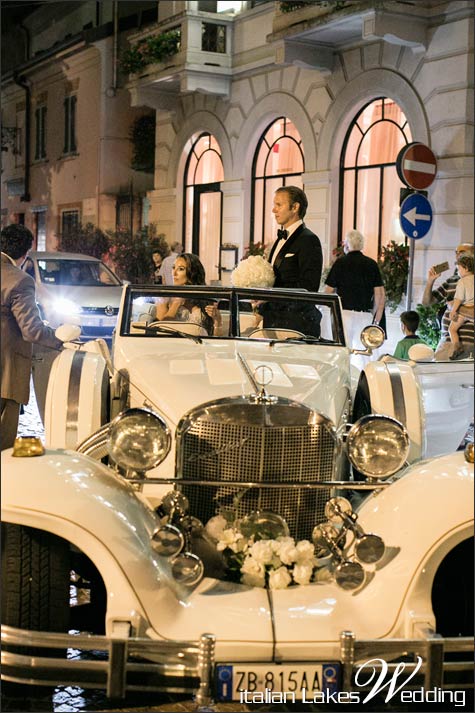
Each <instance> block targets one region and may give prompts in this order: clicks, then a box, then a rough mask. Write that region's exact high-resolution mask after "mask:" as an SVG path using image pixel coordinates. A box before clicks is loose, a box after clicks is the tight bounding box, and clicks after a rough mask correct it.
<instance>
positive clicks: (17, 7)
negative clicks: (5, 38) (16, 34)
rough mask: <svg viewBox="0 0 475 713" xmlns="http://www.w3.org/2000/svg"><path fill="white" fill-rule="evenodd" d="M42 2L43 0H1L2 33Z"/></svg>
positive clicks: (42, 3)
mask: <svg viewBox="0 0 475 713" xmlns="http://www.w3.org/2000/svg"><path fill="white" fill-rule="evenodd" d="M44 4H45V0H2V2H1V5H2V34H3V33H4V32H5V31H6V30H7V29H8V27H11V26H12V25H16V24H18V23H19V22H21V21H22V20H23V18H25V17H26V16H27V15H29V14H30V13H32V12H33V11H34V10H36V9H37V8H38V7H39V6H40V5H44Z"/></svg>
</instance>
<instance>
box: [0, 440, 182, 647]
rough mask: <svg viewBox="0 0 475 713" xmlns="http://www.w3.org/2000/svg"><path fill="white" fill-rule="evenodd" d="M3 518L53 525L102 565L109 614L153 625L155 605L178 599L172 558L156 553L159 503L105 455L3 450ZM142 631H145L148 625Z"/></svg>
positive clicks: (52, 528)
mask: <svg viewBox="0 0 475 713" xmlns="http://www.w3.org/2000/svg"><path fill="white" fill-rule="evenodd" d="M2 521H3V522H9V523H13V524H18V525H25V526H27V527H35V528H39V529H43V530H46V531H49V532H52V533H53V534H55V535H58V536H59V537H62V538H63V539H65V540H67V541H68V542H70V543H71V544H73V545H75V546H76V547H78V548H79V549H80V550H81V551H82V552H84V554H86V555H87V556H88V557H89V558H90V559H91V561H92V562H93V563H94V564H95V565H96V567H97V568H98V570H99V572H100V574H101V576H102V578H103V580H104V584H105V586H106V590H107V601H108V604H107V620H108V621H113V620H118V619H130V620H131V621H132V622H133V624H135V625H136V626H138V622H139V621H140V620H142V623H143V626H147V625H148V624H147V623H146V622H148V617H147V613H146V610H147V607H150V606H151V603H152V602H153V605H154V606H158V608H159V609H160V608H161V607H166V606H167V600H168V599H171V600H173V601H174V602H175V599H176V597H175V594H174V593H173V591H172V590H171V589H170V587H169V586H164V585H165V583H166V582H168V578H169V574H168V572H167V570H168V563H167V561H166V560H164V559H163V558H162V557H159V556H158V555H156V554H155V553H154V551H153V550H152V548H151V547H150V538H151V535H152V533H153V531H154V528H155V527H156V526H157V524H158V518H157V516H156V515H155V513H154V511H153V510H152V509H151V508H150V507H148V506H147V504H146V503H145V502H143V501H142V500H141V499H140V498H139V497H137V494H136V493H135V491H134V490H133V489H132V488H131V486H130V485H129V484H127V483H126V482H125V481H123V480H122V479H121V478H120V477H119V476H116V475H115V474H114V473H113V472H112V471H111V470H110V469H109V468H107V467H106V466H105V465H103V464H102V463H98V462H97V461H95V460H93V459H92V458H89V457H88V456H84V455H81V454H79V453H74V452H71V451H67V450H64V451H63V450H47V451H46V453H45V454H44V455H42V456H38V457H35V458H34V459H33V460H32V459H31V458H21V457H13V456H12V451H11V450H6V451H3V452H2ZM142 633H144V632H143V631H142Z"/></svg>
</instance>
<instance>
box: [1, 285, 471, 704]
mask: <svg viewBox="0 0 475 713" xmlns="http://www.w3.org/2000/svg"><path fill="white" fill-rule="evenodd" d="M170 300H178V301H179V302H176V303H175V305H179V307H178V310H177V317H176V319H175V320H173V321H158V320H157V319H156V312H157V308H158V306H159V305H160V303H162V302H164V301H168V302H169V301H170ZM210 315H212V316H213V319H211V317H210ZM305 325H308V329H307V328H306V326H305ZM210 332H212V334H211V335H210ZM380 345H381V334H380V330H379V328H378V327H373V326H368V327H367V328H366V329H365V330H363V332H362V349H361V353H365V354H371V350H372V348H376V347H379V346H380ZM350 356H351V355H350V349H349V348H348V347H347V346H346V341H345V331H344V328H343V324H342V317H341V307H340V302H339V299H338V298H337V297H336V296H335V295H323V294H312V293H307V292H289V291H286V290H278V289H273V290H263V289H259V290H258V289H236V288H208V287H196V288H195V287H186V288H173V287H167V288H165V287H162V288H161V287H140V286H131V285H127V286H125V287H124V292H123V297H122V303H121V308H120V313H119V320H118V326H117V332H116V334H115V339H114V344H113V352H112V355H111V354H110V353H109V351H108V349H107V347H106V345H105V343H104V342H101V341H100V340H97V341H95V342H88V343H87V344H84V345H79V344H69V345H68V348H66V349H64V350H63V351H62V352H61V353H60V355H59V356H58V357H57V359H56V361H55V362H54V364H53V368H52V371H51V374H50V378H49V384H48V392H47V396H46V410H45V428H46V448H44V447H43V446H42V444H41V443H40V442H38V440H37V439H19V440H18V441H17V444H16V446H15V448H14V449H13V450H10V451H4V452H3V453H2V466H3V467H2V522H3V524H2V535H3V536H2V568H3V571H2V575H3V583H4V584H3V586H4V592H3V597H2V636H3V644H4V646H3V650H2V678H3V679H4V680H5V681H9V682H17V683H18V682H27V683H33V684H42V685H51V684H54V685H58V684H61V683H75V684H77V685H80V686H83V687H94V688H98V687H105V688H107V691H108V693H109V695H111V696H124V695H126V692H127V691H129V690H142V691H153V690H156V691H169V692H176V693H179V692H186V691H192V692H194V694H195V695H196V699H197V702H198V704H203V703H206V702H209V701H210V700H213V699H214V700H224V701H226V700H241V701H247V702H279V700H284V698H282V697H285V696H288V698H287V700H297V699H301V700H304V701H316V702H323V700H328V699H329V697H330V698H331V701H333V702H334V701H335V700H336V701H339V702H345V701H346V702H348V701H349V700H351V701H352V702H356V701H357V700H361V701H363V700H364V697H365V696H371V695H375V694H376V693H377V692H378V691H377V690H376V689H377V688H378V687H379V688H381V689H382V688H383V687H384V686H383V683H382V680H383V679H380V683H379V684H378V685H376V684H375V678H374V677H373V678H371V677H370V676H368V675H366V673H365V672H366V663H367V662H368V660H370V659H371V660H375V661H373V664H374V666H375V667H376V668H377V669H379V672H380V674H381V676H382V677H383V678H384V677H386V678H385V681H386V682H387V681H388V677H391V676H398V675H400V672H401V669H400V668H396V664H397V662H398V661H400V660H401V659H402V658H403V659H404V665H405V666H406V667H407V669H406V672H405V674H404V677H405V679H407V688H408V689H411V688H413V687H414V686H417V685H418V686H419V687H420V688H421V687H423V689H424V690H429V689H434V690H436V691H438V692H439V694H438V695H442V694H443V691H444V690H445V688H444V687H451V688H458V689H460V691H462V692H464V691H465V687H466V686H469V685H471V673H470V663H469V661H470V652H471V650H472V649H473V444H471V443H468V444H467V447H466V448H465V449H464V447H463V445H464V438H465V436H466V433H467V430H468V429H469V426H470V423H471V420H472V412H473V360H466V361H459V362H433V361H427V362H417V363H416V362H412V361H405V362H403V361H399V360H395V359H393V358H390V357H383V358H382V359H380V360H378V361H372V362H369V361H368V364H367V366H366V367H365V369H364V370H363V372H362V373H361V376H360V378H359V382H358V386H357V388H356V389H355V388H354V387H352V379H351V373H350V372H351V369H350ZM71 573H72V581H73V584H74V585H75V586H76V587H82V588H84V587H85V588H89V595H90V599H89V603H88V604H84V605H82V606H71V602H70V597H69V592H70V584H71ZM81 617H82V619H81ZM78 620H81V624H78ZM78 629H79V630H80V631H83V632H84V631H86V632H90V633H81V634H78ZM71 648H73V649H75V650H84V651H87V650H90V649H93V650H101V649H103V650H104V651H106V652H107V656H104V657H102V658H101V657H99V659H97V657H96V659H95V660H89V658H88V657H85V658H82V659H81V658H80V659H79V660H78V659H71V658H68V657H67V656H62V655H61V654H62V652H64V650H67V649H71ZM409 680H410V682H409ZM467 681H468V683H467ZM393 683H394V680H393ZM395 688H397V687H396V686H393V689H392V691H393V692H392V693H391V696H393V695H396V694H395V693H394V690H395ZM386 689H387V686H386ZM386 689H385V690H384V691H383V692H384V694H386V692H387V691H386ZM368 691H369V692H368ZM463 695H464V693H463ZM266 696H267V698H266ZM279 696H280V697H281V698H280V699H279ZM335 696H336V698H335ZM349 696H350V698H348V697H349ZM388 696H389V693H388ZM391 696H390V697H391ZM351 697H352V698H351ZM386 700H387V698H386ZM438 701H439V702H440V699H438Z"/></svg>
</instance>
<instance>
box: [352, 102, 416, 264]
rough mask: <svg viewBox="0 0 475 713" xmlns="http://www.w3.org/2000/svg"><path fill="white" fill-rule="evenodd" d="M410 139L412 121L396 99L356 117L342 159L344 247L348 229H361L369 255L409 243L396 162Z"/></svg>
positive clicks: (380, 103) (379, 103)
mask: <svg viewBox="0 0 475 713" xmlns="http://www.w3.org/2000/svg"><path fill="white" fill-rule="evenodd" d="M411 141H412V134H411V129H410V127H409V124H408V123H407V119H406V117H405V115H404V113H403V111H402V110H401V108H400V107H399V106H398V105H397V104H396V103H395V102H394V101H392V100H391V99H387V98H385V97H381V98H379V99H376V100H374V101H372V102H371V103H370V104H368V105H367V106H365V107H364V108H363V109H362V110H361V111H360V112H359V114H358V115H357V116H356V117H355V119H354V120H353V122H352V124H351V126H350V128H349V130H348V133H347V135H346V138H345V142H344V145H343V151H342V156H341V164H340V201H339V228H338V234H339V238H338V240H339V244H341V243H342V241H343V238H344V236H345V234H346V233H347V231H348V230H351V229H352V228H356V229H357V230H359V231H360V232H361V233H363V235H364V236H365V253H366V254H367V255H368V256H370V257H372V258H374V259H377V257H378V255H379V253H380V251H381V247H382V246H383V245H385V244H386V243H389V242H390V241H391V240H395V241H396V242H398V243H403V242H405V236H404V234H403V232H402V230H401V227H400V225H399V193H400V188H401V187H402V185H403V184H402V183H401V181H400V180H399V177H398V175H397V171H396V158H397V155H398V153H399V151H400V149H401V148H402V147H403V146H405V145H406V144H408V143H410V142H411Z"/></svg>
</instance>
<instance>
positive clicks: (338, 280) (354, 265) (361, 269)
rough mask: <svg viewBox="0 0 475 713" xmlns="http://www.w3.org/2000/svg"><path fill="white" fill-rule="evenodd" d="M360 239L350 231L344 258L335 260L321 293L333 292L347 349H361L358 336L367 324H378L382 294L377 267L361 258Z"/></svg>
mask: <svg viewBox="0 0 475 713" xmlns="http://www.w3.org/2000/svg"><path fill="white" fill-rule="evenodd" d="M363 247H364V237H363V235H362V234H361V233H360V232H359V231H358V230H350V231H349V232H348V233H347V234H346V235H345V239H344V241H343V250H344V252H345V255H343V256H342V257H340V258H338V259H337V260H335V262H334V263H333V265H332V267H331V269H330V272H329V273H328V276H327V278H326V280H325V292H327V293H332V292H336V293H337V294H338V295H339V297H340V299H341V304H342V307H343V319H344V322H345V327H346V334H347V337H348V342H349V346H350V347H353V348H361V342H360V333H361V330H362V329H363V327H366V326H367V325H368V324H371V323H373V324H379V323H380V321H381V319H382V316H383V311H384V303H385V301H386V294H385V291H384V286H383V279H382V277H381V273H380V271H379V267H378V263H377V262H376V261H375V260H373V259H372V258H370V257H367V256H366V255H363V252H362V250H363Z"/></svg>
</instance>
